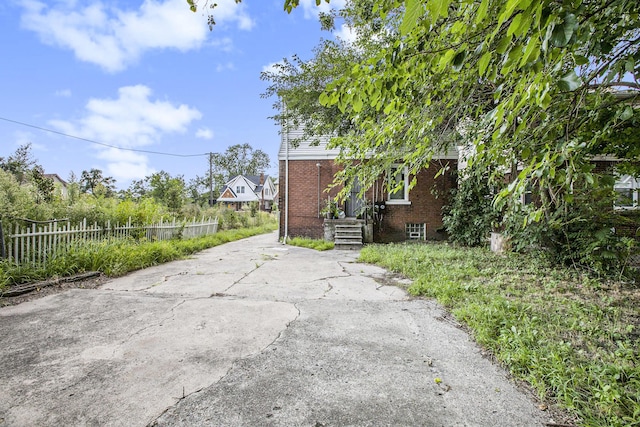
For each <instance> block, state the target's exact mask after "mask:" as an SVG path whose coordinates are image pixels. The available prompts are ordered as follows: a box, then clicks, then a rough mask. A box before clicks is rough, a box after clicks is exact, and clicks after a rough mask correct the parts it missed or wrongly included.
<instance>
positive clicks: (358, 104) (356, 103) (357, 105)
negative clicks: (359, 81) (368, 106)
mask: <svg viewBox="0 0 640 427" xmlns="http://www.w3.org/2000/svg"><path fill="white" fill-rule="evenodd" d="M362 106H363V102H362V98H361V97H360V96H356V97H355V98H354V100H353V105H352V107H353V111H355V112H356V113H359V112H360V111H362Z"/></svg>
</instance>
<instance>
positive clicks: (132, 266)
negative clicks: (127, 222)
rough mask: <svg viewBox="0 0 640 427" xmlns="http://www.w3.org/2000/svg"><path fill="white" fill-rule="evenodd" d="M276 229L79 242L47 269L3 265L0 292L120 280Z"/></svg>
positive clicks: (60, 255)
mask: <svg viewBox="0 0 640 427" xmlns="http://www.w3.org/2000/svg"><path fill="white" fill-rule="evenodd" d="M276 228H277V224H276V223H275V222H273V223H270V224H267V225H263V226H259V227H249V228H240V229H233V230H223V231H219V232H217V233H215V234H210V235H208V236H203V237H196V238H193V239H185V240H165V241H155V242H152V241H146V240H141V241H136V240H133V239H119V240H104V241H79V242H77V243H75V244H73V245H71V246H70V247H69V248H68V249H67V250H66V251H65V252H64V253H62V254H59V255H57V256H55V257H52V258H51V259H50V260H49V261H48V263H47V265H46V267H37V266H36V267H33V266H30V265H24V266H20V265H16V264H13V263H9V262H6V261H5V262H2V261H0V291H1V290H2V288H3V287H6V286H11V285H17V284H21V283H29V282H36V281H39V280H45V279H49V278H52V277H65V276H71V275H74V274H77V273H83V272H86V271H100V272H102V273H104V274H106V275H107V276H120V275H123V274H126V273H128V272H130V271H134V270H139V269H141V268H146V267H150V266H152V265H157V264H161V263H164V262H169V261H173V260H176V259H181V258H184V257H186V256H188V255H191V254H193V253H196V252H199V251H202V250H205V249H208V248H211V247H214V246H218V245H221V244H223V243H227V242H232V241H234V240H239V239H243V238H245V237H250V236H255V235H257V234H262V233H269V232H271V231H273V230H275V229H276Z"/></svg>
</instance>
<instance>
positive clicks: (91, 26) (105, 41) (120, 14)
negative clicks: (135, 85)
mask: <svg viewBox="0 0 640 427" xmlns="http://www.w3.org/2000/svg"><path fill="white" fill-rule="evenodd" d="M110 3H111V2H106V1H105V2H99V1H96V0H93V1H92V2H88V3H86V4H85V3H81V2H77V3H76V2H69V1H66V2H65V1H57V2H55V3H54V5H52V6H49V5H47V4H46V3H44V2H41V1H39V0H22V1H21V4H22V6H23V7H24V9H25V11H24V14H23V15H22V26H23V27H24V28H26V29H29V30H31V31H34V32H36V33H37V34H38V35H39V36H40V38H41V39H42V41H43V42H44V43H48V44H52V45H57V46H60V47H63V48H66V49H70V50H72V51H73V52H74V53H75V55H76V57H77V58H78V59H79V60H81V61H85V62H91V63H94V64H97V65H99V66H101V67H102V68H104V69H105V70H107V71H109V72H117V71H121V70H123V69H125V68H126V67H127V66H129V65H130V64H132V63H135V62H136V61H137V60H138V59H139V58H140V56H142V55H143V54H144V52H145V51H147V50H151V49H177V50H180V51H187V50H191V49H197V48H199V47H200V46H201V45H202V44H203V43H204V41H205V39H206V38H207V34H208V32H209V29H208V27H207V25H206V18H205V17H203V16H202V14H201V13H193V12H191V11H190V10H189V7H188V5H187V4H186V2H185V1H184V0H165V1H158V0H144V1H143V3H142V5H141V6H140V7H139V9H137V10H122V9H119V8H117V7H116V6H109V4H110ZM217 3H218V6H217V7H216V8H215V9H214V11H213V13H214V16H215V18H216V21H217V22H218V23H219V25H226V24H231V23H235V24H236V25H237V27H238V28H240V29H242V30H250V29H251V28H252V27H253V25H254V22H253V20H252V19H251V18H250V17H249V15H248V14H247V12H246V7H245V6H244V5H243V4H242V3H240V4H236V3H235V2H234V0H217ZM79 4H81V5H82V6H78V5H79ZM225 43H226V44H225V46H228V45H229V43H228V42H225Z"/></svg>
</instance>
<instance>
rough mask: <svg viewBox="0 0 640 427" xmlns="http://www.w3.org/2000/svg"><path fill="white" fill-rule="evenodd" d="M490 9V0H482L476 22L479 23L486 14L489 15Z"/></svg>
mask: <svg viewBox="0 0 640 427" xmlns="http://www.w3.org/2000/svg"><path fill="white" fill-rule="evenodd" d="M488 10H489V0H482V3H480V6H478V10H477V11H476V19H475V23H476V25H478V24H479V23H480V22H482V20H484V18H485V16H487V11H488Z"/></svg>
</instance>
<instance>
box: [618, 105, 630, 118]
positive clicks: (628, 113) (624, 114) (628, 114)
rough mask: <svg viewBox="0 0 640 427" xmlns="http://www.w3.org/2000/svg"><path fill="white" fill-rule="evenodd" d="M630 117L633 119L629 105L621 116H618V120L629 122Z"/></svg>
mask: <svg viewBox="0 0 640 427" xmlns="http://www.w3.org/2000/svg"><path fill="white" fill-rule="evenodd" d="M631 117H633V107H631V105H627V106H626V107H625V109H624V111H623V112H622V114H620V120H622V121H625V120H629V119H630V118H631Z"/></svg>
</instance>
